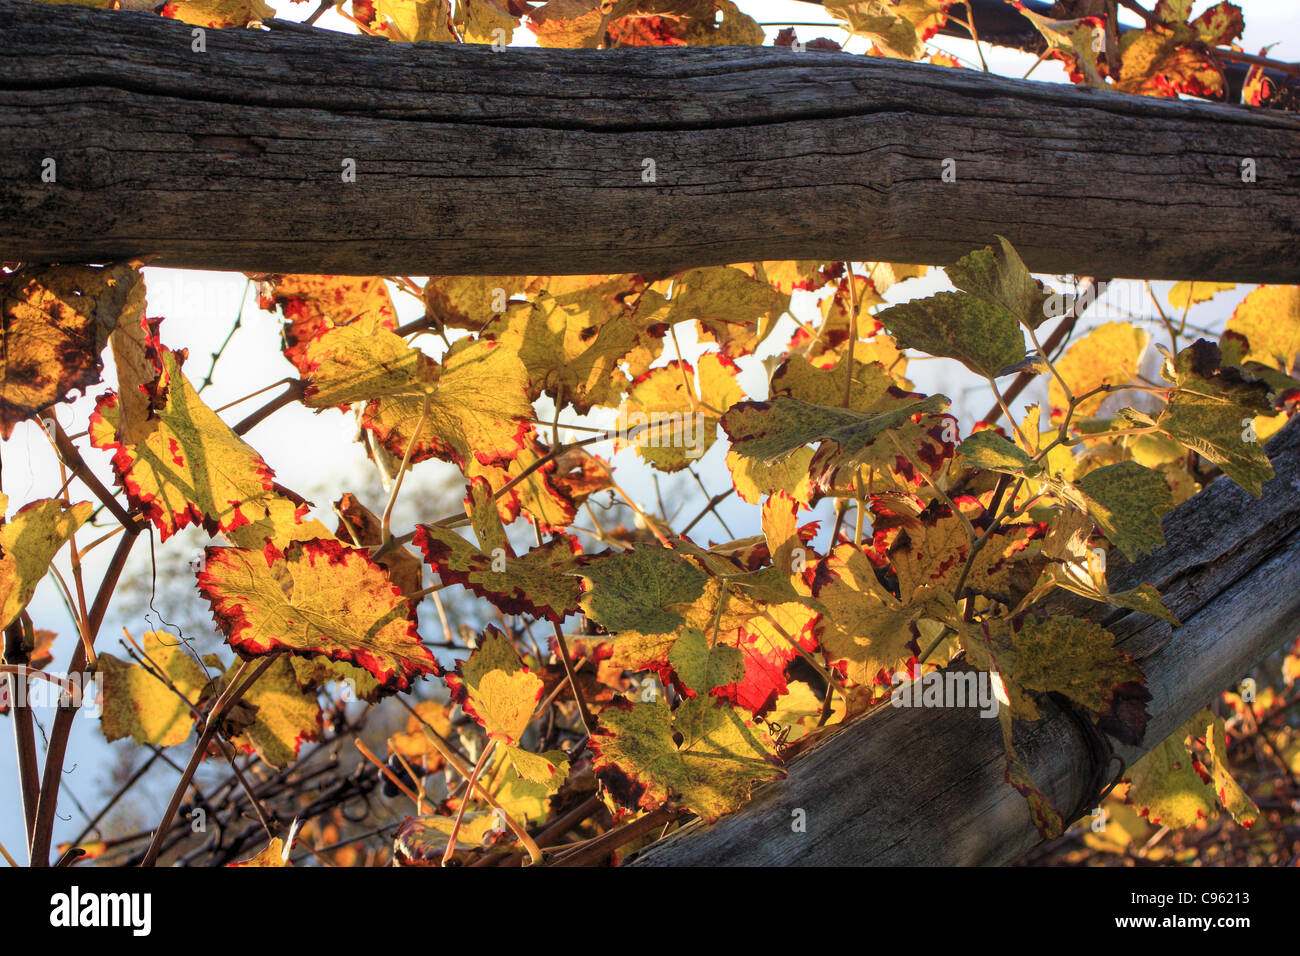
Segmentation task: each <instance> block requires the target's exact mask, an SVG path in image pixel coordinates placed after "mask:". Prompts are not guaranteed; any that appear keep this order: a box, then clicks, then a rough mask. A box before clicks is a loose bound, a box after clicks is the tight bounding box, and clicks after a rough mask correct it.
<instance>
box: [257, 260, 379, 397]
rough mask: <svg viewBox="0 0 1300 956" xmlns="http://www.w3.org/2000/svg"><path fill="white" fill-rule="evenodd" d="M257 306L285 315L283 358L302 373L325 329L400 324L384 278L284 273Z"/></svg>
mask: <svg viewBox="0 0 1300 956" xmlns="http://www.w3.org/2000/svg"><path fill="white" fill-rule="evenodd" d="M258 305H260V306H261V307H262V308H263V309H267V310H270V309H274V308H276V307H277V306H278V307H279V308H280V310H281V312H283V313H284V317H285V320H286V322H285V326H284V328H283V330H282V335H283V337H284V357H285V358H287V359H288V360H289V361H290V362H291V363H292V364H293V367H294V368H296V369H297V370H298V372H299V373H300V374H302V375H306V374H307V373H308V372H309V371H310V366H309V365H308V364H307V360H306V359H307V344H308V343H309V342H310V341H311V340H312V339H313V338H315V337H316V336H317V335H319V334H320V333H321V332H322V331H324V330H325V329H332V328H334V327H335V326H339V325H354V324H355V325H357V326H358V327H359V328H361V329H363V330H365V331H367V332H373V331H374V330H375V329H392V328H394V327H395V326H396V324H397V311H396V309H395V308H394V307H393V300H392V297H391V296H390V295H389V294H388V286H387V284H386V283H385V282H384V280H383V278H382V277H381V276H364V277H358V276H331V275H280V276H274V277H272V278H271V279H269V280H268V281H266V282H264V283H263V284H262V285H261V286H260V288H259V294H258Z"/></svg>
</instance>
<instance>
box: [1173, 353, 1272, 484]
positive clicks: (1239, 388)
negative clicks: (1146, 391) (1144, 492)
mask: <svg viewBox="0 0 1300 956" xmlns="http://www.w3.org/2000/svg"><path fill="white" fill-rule="evenodd" d="M1220 359H1221V355H1220V352H1219V349H1218V346H1216V345H1214V344H1213V343H1211V342H1207V341H1205V340H1204V339H1198V340H1197V341H1196V342H1194V343H1192V344H1191V345H1189V346H1188V347H1187V348H1185V349H1183V350H1182V351H1181V352H1179V353H1178V355H1177V356H1176V357H1174V358H1172V359H1169V358H1167V359H1166V361H1165V365H1164V371H1163V374H1164V376H1165V378H1167V379H1169V380H1170V381H1172V382H1174V383H1175V384H1176V385H1177V388H1176V389H1175V390H1174V391H1173V393H1172V394H1171V395H1170V396H1169V403H1168V404H1167V405H1166V406H1165V408H1164V411H1162V412H1161V413H1160V417H1159V418H1158V419H1157V420H1156V425H1157V427H1159V429H1160V430H1161V431H1162V432H1164V433H1165V434H1166V435H1168V436H1169V437H1170V438H1172V439H1174V440H1175V441H1177V442H1179V443H1180V444H1182V445H1184V446H1186V447H1187V448H1190V449H1192V450H1193V451H1195V452H1196V453H1197V454H1199V455H1201V456H1202V457H1203V458H1205V459H1206V460H1207V461H1211V462H1213V463H1214V464H1216V465H1218V466H1219V467H1220V468H1222V469H1223V473H1224V474H1225V475H1227V476H1228V477H1229V478H1231V479H1232V480H1233V481H1235V482H1236V483H1237V484H1239V485H1240V486H1241V487H1243V488H1245V489H1246V490H1247V491H1249V492H1250V493H1251V494H1252V495H1254V496H1255V497H1256V498H1258V497H1259V496H1260V495H1261V494H1262V493H1263V485H1264V482H1266V481H1268V480H1269V479H1270V478H1272V477H1273V465H1272V464H1271V463H1270V462H1269V460H1268V456H1267V455H1265V454H1264V450H1263V449H1262V448H1261V447H1260V444H1259V442H1258V441H1257V440H1256V436H1255V431H1254V428H1253V427H1252V425H1253V422H1254V419H1255V416H1256V415H1259V414H1263V413H1267V412H1269V411H1271V410H1272V403H1271V402H1270V399H1269V396H1270V394H1271V388H1270V386H1269V385H1268V384H1267V383H1265V382H1262V381H1259V380H1256V379H1250V378H1246V377H1245V376H1244V375H1242V373H1241V372H1239V371H1238V370H1236V369H1234V368H1231V367H1228V368H1221V367H1220Z"/></svg>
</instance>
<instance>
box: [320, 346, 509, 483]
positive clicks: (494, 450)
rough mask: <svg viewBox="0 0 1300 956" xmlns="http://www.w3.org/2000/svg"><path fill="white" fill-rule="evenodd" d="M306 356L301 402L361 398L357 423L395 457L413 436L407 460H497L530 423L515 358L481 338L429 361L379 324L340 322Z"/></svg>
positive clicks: (325, 404) (326, 402) (506, 455)
mask: <svg viewBox="0 0 1300 956" xmlns="http://www.w3.org/2000/svg"><path fill="white" fill-rule="evenodd" d="M306 361H307V363H308V365H309V366H310V368H311V372H310V373H309V374H308V377H307V386H306V388H305V390H304V397H303V403H304V404H305V405H307V407H309V408H329V407H332V406H336V405H346V404H350V403H352V402H365V403H366V405H365V412H364V414H363V416H362V424H363V425H364V426H365V427H366V428H368V429H370V430H371V431H372V432H374V434H375V437H376V438H378V439H379V441H380V443H381V444H382V445H383V446H384V448H386V449H387V450H388V451H389V453H391V454H392V455H394V456H395V457H397V458H398V460H401V459H402V457H403V456H405V454H406V450H407V446H408V445H410V444H411V440H412V437H413V436H414V438H415V443H414V445H413V446H412V452H411V461H412V462H418V461H424V460H425V459H426V458H430V457H434V456H437V457H440V458H447V459H449V460H451V461H453V462H455V463H456V464H457V465H460V466H461V467H464V466H465V463H466V462H467V461H468V460H469V459H470V458H473V459H474V460H476V461H478V462H479V463H481V464H484V465H494V464H504V463H506V462H508V461H510V460H511V459H512V458H514V457H515V455H516V454H518V452H519V449H520V448H521V447H522V446H523V444H524V439H525V436H526V435H527V434H528V432H529V430H530V428H531V425H530V424H529V422H528V419H530V418H531V417H532V415H533V407H532V405H531V404H529V402H528V399H527V395H526V391H527V373H526V371H525V370H524V365H523V363H522V362H521V361H520V360H519V356H518V354H516V353H515V352H514V351H512V350H511V349H509V348H504V347H500V346H498V345H497V344H496V343H494V342H492V341H489V340H486V339H473V338H464V339H459V340H457V341H456V342H455V343H453V344H452V346H451V348H450V349H448V350H447V353H446V355H444V356H443V358H442V361H441V362H435V361H434V360H433V359H431V358H429V357H428V356H427V355H425V354H424V353H423V352H421V351H420V350H419V349H414V348H411V347H410V346H409V345H407V344H406V342H404V341H403V340H402V339H401V338H400V337H399V336H397V335H395V334H393V333H392V332H389V331H387V330H385V329H377V330H375V331H373V332H371V333H366V332H365V331H364V330H362V329H360V328H357V327H355V326H351V325H348V326H342V327H339V328H334V329H327V330H325V331H324V332H322V333H321V334H320V335H318V336H317V337H316V338H315V339H313V340H312V341H311V342H310V343H309V344H308V346H307V355H306ZM426 401H427V406H428V407H427V412H426V410H425V405H426ZM422 419H423V425H421V424H420V423H421V420H422ZM417 429H418V434H417Z"/></svg>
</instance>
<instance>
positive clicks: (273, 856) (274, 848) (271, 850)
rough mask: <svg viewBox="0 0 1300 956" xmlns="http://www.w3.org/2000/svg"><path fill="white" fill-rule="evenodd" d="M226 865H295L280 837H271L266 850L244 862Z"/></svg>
mask: <svg viewBox="0 0 1300 956" xmlns="http://www.w3.org/2000/svg"><path fill="white" fill-rule="evenodd" d="M226 866H274V867H283V866H293V864H292V863H290V862H289V860H288V852H287V851H286V849H285V845H284V841H283V840H281V839H280V838H279V837H271V842H270V843H269V844H267V847H266V849H265V850H263V851H262V852H261V853H259V854H257V856H255V857H253V858H252V859H249V860H244V861H243V862H242V863H227V864H226Z"/></svg>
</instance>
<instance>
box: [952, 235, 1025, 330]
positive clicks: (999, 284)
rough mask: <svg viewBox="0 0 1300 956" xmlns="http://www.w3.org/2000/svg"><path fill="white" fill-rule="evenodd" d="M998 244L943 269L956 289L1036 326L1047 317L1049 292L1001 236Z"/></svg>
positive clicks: (1018, 319) (1018, 320)
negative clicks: (1046, 306)
mask: <svg viewBox="0 0 1300 956" xmlns="http://www.w3.org/2000/svg"><path fill="white" fill-rule="evenodd" d="M995 238H996V239H997V240H998V245H997V247H996V248H995V247H993V246H986V247H985V248H983V249H976V250H975V251H974V252H971V253H968V254H967V255H964V256H962V257H961V258H960V259H958V260H957V261H956V262H954V263H953V264H952V265H951V266H949V267H948V268H947V269H945V270H944V271H945V272H947V274H948V279H949V280H950V281H951V282H952V284H953V285H955V286H956V287H957V288H958V289H961V290H962V291H964V292H969V293H970V294H971V295H974V296H977V297H978V298H980V299H983V300H984V301H985V302H988V303H990V304H992V305H996V306H1000V307H1001V308H1002V309H1004V310H1005V311H1007V312H1008V313H1010V315H1011V316H1012V317H1013V318H1015V320H1016V321H1017V322H1019V323H1020V324H1021V325H1024V326H1027V327H1029V328H1031V329H1037V328H1038V326H1040V325H1041V324H1042V323H1043V322H1045V321H1046V320H1047V319H1048V318H1049V315H1048V310H1047V309H1046V308H1044V306H1045V304H1046V302H1047V301H1048V299H1050V298H1051V293H1049V292H1048V291H1047V290H1046V289H1045V288H1044V287H1043V284H1042V283H1041V282H1039V281H1038V280H1037V279H1035V278H1034V277H1033V276H1031V275H1030V274H1029V270H1028V269H1027V268H1026V267H1025V263H1024V261H1023V260H1021V258H1020V255H1019V254H1018V253H1017V252H1016V250H1015V249H1014V248H1013V247H1012V245H1011V243H1009V242H1007V240H1006V239H1004V238H1003V237H1002V236H996V237H995Z"/></svg>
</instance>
